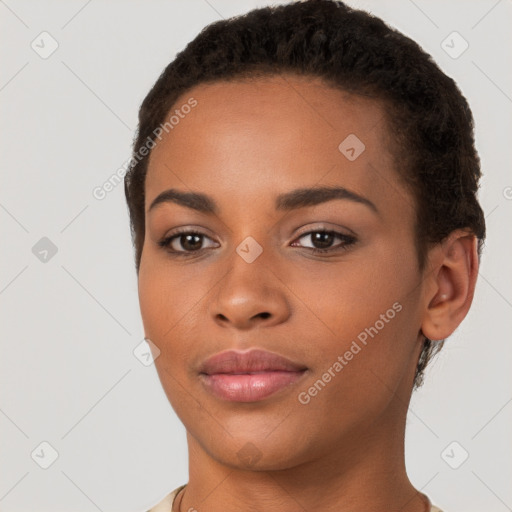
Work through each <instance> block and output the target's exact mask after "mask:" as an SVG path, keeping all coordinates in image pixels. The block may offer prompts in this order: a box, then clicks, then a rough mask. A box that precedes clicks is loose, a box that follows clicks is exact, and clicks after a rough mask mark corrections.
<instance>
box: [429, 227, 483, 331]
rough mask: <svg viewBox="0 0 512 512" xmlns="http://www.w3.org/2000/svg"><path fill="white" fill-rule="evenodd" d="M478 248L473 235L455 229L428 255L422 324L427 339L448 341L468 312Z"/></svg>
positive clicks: (472, 293) (472, 292) (476, 270)
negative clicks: (446, 339)
mask: <svg viewBox="0 0 512 512" xmlns="http://www.w3.org/2000/svg"><path fill="white" fill-rule="evenodd" d="M477 247H478V240H477V238H476V237H475V236H474V235H473V234H468V233H467V231H463V230H456V231H453V232H452V233H451V234H450V235H449V236H448V237H447V238H446V239H445V240H444V241H443V242H442V243H441V244H438V245H436V246H435V247H434V248H433V249H432V250H431V251H430V252H429V257H428V264H427V266H426V270H425V272H426V273H427V275H426V276H425V287H424V289H425V295H424V301H425V307H424V314H423V321H422V324H421V330H422V332H423V334H424V335H425V336H426V337H427V338H429V339H431V340H443V339H445V338H447V337H448V336H450V335H451V334H452V333H453V331H455V329H456V328H457V327H458V326H459V324H460V323H461V322H462V320H463V319H464V317H465V316H466V314H467V312H468V311H469V308H470V306H471V303H472V302H473V295H474V292H475V285H476V279H477V276H478V264H479V262H478V250H477Z"/></svg>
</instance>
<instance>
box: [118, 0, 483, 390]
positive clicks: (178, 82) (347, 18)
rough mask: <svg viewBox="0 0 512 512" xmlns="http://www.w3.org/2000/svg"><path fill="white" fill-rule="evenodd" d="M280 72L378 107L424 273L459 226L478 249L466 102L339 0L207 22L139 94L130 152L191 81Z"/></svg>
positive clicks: (421, 55) (380, 26) (141, 178)
mask: <svg viewBox="0 0 512 512" xmlns="http://www.w3.org/2000/svg"><path fill="white" fill-rule="evenodd" d="M282 73H291V74H295V75H300V76H306V77H311V78H320V79H322V80H323V81H324V82H325V83H326V84H327V85H329V86H331V87H335V88H338V89H340V90H342V91H346V92H349V93H352V94H355V95H359V96H364V97H366V98H373V99H375V100H377V101H380V102H381V103H382V104H383V105H384V107H385V111H386V119H385V125H386V126H387V133H388V138H389V139H390V141H391V144H392V149H393V155H394V159H395V162H396V169H397V172H398V173H399V176H400V177H401V179H402V180H403V182H404V183H405V184H406V186H407V187H408V189H409V190H410V191H411V193H412V196H413V197H414V200H415V215H416V233H415V244H416V249H417V254H418V266H419V268H420V270H423V269H424V266H425V260H426V253H427V249H428V248H429V247H430V246H431V245H432V244H436V243H440V242H441V241H443V240H444V239H445V238H446V237H447V236H448V235H449V234H450V233H451V232H452V231H454V230H456V229H459V228H464V229H467V230H468V232H469V233H470V234H473V235H474V236H476V237H477V239H478V255H479V256H480V255H481V250H482V246H483V242H484V239H485V220H484V214H483V211H482V209H481V207H480V205H479V203H478V199H477V191H478V186H479V179H480V177H481V171H480V160H479V157H478V154H477V152H476V149H475V145H474V135H473V116H472V114H471V111H470V108H469V106H468V103H467V101H466V99H465V98H464V97H463V95H462V93H461V92H460V90H459V88H458V87H457V85H456V84H455V82H454V81H453V80H452V79H451V78H449V77H448V76H446V75H445V74H444V73H443V72H442V71H441V70H440V69H439V67H438V66H437V65H436V64H435V63H434V61H433V60H432V58H431V56H430V55H429V54H427V53H426V52H424V51H423V50H422V48H421V47H420V46H419V45H418V44H417V43H415V42H414V41H412V40H411V39H409V38H408V37H406V36H404V35H403V34H401V33H400V32H398V31H397V30H395V29H393V28H391V27H389V26H388V25H386V24H385V23H384V22H383V21H382V20H381V19H379V18H376V17H374V16H372V15H370V14H368V13H366V12H364V11H360V10H354V9H352V8H350V7H348V6H347V5H345V4H344V3H342V2H341V1H335V0H305V1H297V2H293V3H290V4H286V5H279V6H269V7H264V8H259V9H255V10H252V11H250V12H249V13H247V14H245V15H241V16H236V17H233V18H230V19H226V20H220V21H216V22H214V23H212V24H210V25H208V26H207V27H205V28H204V29H203V30H202V31H201V32H200V33H199V34H198V35H197V37H196V38H195V39H194V40H193V41H191V42H190V43H189V44H188V45H187V46H186V48H185V49H184V50H183V51H181V52H180V53H178V54H177V55H176V58H175V59H174V60H173V61H172V62H171V63H170V64H169V65H168V66H167V67H166V68H165V70H164V71H163V72H162V74H161V75H160V77H159V78H158V79H157V81H156V83H155V84H154V86H153V87H152V89H151V91H150V92H149V93H148V95H147V96H146V98H145V99H144V101H143V103H142V105H141V107H140V111H139V126H138V132H137V134H136V136H135V138H134V144H133V154H134V155H136V154H137V155H138V152H137V149H138V148H140V147H142V146H143V145H147V144H148V141H150V142H152V143H154V141H155V139H156V136H155V133H154V132H155V129H157V128H158V127H159V126H160V125H162V124H163V123H164V122H165V119H166V116H167V115H168V113H169V111H170V110H171V108H172V107H173V106H174V105H175V103H176V101H177V99H178V98H179V97H180V96H181V95H182V94H184V93H185V92H186V91H187V90H189V89H191V88H192V87H194V86H196V85H198V84H202V83H208V82H218V81H230V80H237V79H255V78H257V77H265V76H272V75H281V74H282ZM151 147H154V144H153V146H151ZM146 153H147V154H146V155H145V156H144V157H142V158H141V157H140V156H139V155H138V158H134V157H132V159H131V161H130V165H129V168H128V172H127V174H126V176H125V183H124V184H125V195H126V200H127V203H128V209H129V214H130V223H131V235H132V241H133V244H134V248H135V266H136V271H137V274H138V272H139V266H140V258H141V254H142V247H143V243H144V236H145V213H144V203H145V193H144V192H145V191H144V183H145V177H146V173H147V166H148V160H149V154H150V153H149V152H146ZM424 338H425V339H424V344H423V349H422V352H421V355H420V357H419V360H418V365H417V369H416V374H415V378H414V388H413V389H416V388H417V387H419V386H421V385H422V384H423V378H424V370H425V368H426V367H427V365H428V364H429V362H430V361H431V359H432V358H433V356H434V355H435V354H436V353H437V352H438V351H439V350H440V349H441V348H442V346H443V344H444V341H445V340H439V341H437V342H434V341H432V340H429V339H428V338H426V337H424Z"/></svg>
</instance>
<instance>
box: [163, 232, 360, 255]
mask: <svg viewBox="0 0 512 512" xmlns="http://www.w3.org/2000/svg"><path fill="white" fill-rule="evenodd" d="M315 233H325V234H330V235H334V236H335V237H338V238H340V239H341V240H342V241H343V243H342V244H340V245H338V246H335V247H329V248H327V249H317V248H316V247H304V249H308V250H309V251H310V252H311V253H313V254H326V253H331V252H336V251H347V250H348V249H349V248H350V246H352V245H354V244H355V243H356V242H357V239H356V238H355V237H354V236H352V235H345V234H343V233H339V232H338V231H330V230H325V229H317V230H312V231H308V232H306V233H302V234H301V235H300V236H299V237H298V238H296V240H300V239H301V238H303V237H305V236H308V235H312V234H315ZM183 235H196V236H199V237H206V238H209V237H208V236H207V235H205V234H204V233H201V232H200V231H194V230H188V229H187V228H183V229H179V230H177V231H175V232H174V233H173V234H171V235H169V236H166V237H165V238H162V240H160V241H159V242H158V245H159V246H160V247H161V248H163V249H165V250H166V251H167V252H168V253H170V255H171V256H173V257H181V258H187V257H191V256H195V255H197V254H199V253H200V252H201V251H203V250H204V249H199V250H197V251H176V250H174V249H171V248H170V245H171V243H172V241H173V240H174V239H175V238H179V237H181V236H183Z"/></svg>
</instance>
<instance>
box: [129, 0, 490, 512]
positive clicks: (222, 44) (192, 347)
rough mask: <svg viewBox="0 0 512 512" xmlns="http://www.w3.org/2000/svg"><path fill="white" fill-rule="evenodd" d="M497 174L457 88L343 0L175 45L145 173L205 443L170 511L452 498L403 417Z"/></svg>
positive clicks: (144, 127) (154, 244)
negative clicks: (423, 485)
mask: <svg viewBox="0 0 512 512" xmlns="http://www.w3.org/2000/svg"><path fill="white" fill-rule="evenodd" d="M480 174H481V173H480V167H479V160H478V155H477V153H476V150H475V148H474V140H473V121H472V116H471V112H470V110H469V107H468V105H467V102H466V100H465V99H464V97H463V96H462V94H461V93H460V91H459V89H458V88H457V86H456V85H455V83H454V82H453V80H451V79H450V78H448V77H447V76H446V75H444V74H443V73H442V72H441V71H440V69H439V68H438V67H437V66H436V65H435V64H434V63H433V62H432V60H431V59H430V57H429V56H428V55H427V54H426V53H424V52H423V51H422V50H421V49H420V47H419V46H418V45H417V44H416V43H414V42H413V41H411V40H410V39H408V38H406V37H405V36H403V35H402V34H400V33H399V32H397V31H395V30H393V29H391V28H389V27H388V26H386V25H385V24H384V23H383V22H382V21H381V20H379V19H378V18H375V17H372V16H370V15H369V14H367V13H365V12H362V11H356V10H352V9H350V8H349V7H347V6H345V5H344V4H343V3H341V2H335V1H330V0H310V1H305V2H295V3H291V4H288V5H282V6H278V7H267V8H262V9H257V10H254V11H251V12H250V13H248V14H246V15H245V16H241V17H237V18H232V19H229V20H223V21H219V22H216V23H213V24H212V25H210V26H208V27H207V28H205V29H204V30H203V31H202V32H201V33H200V34H199V35H198V36H197V37H196V38H195V39H194V41H192V42H191V43H190V44H189V45H188V46H187V47H186V49H185V50H184V51H182V52H181V53H179V54H178V55H177V57H176V58H175V60H174V61H173V62H171V63H170V64H169V65H168V67H167V68H166V69H165V70H164V72H163V73H162V74H161V76H160V77H159V79H158V80H157V82H156V83H155V85H154V86H153V88H152V90H151V91H150V92H149V94H148V96H147V97H146V98H145V100H144V102H143V104H142V106H141V109H140V113H139V130H138V133H137V138H136V140H135V144H134V155H133V159H132V165H131V168H130V171H129V173H128V174H127V176H126V180H125V192H126V198H127V202H128V206H129V211H130V219H131V229H132V236H133V241H134V246H135V263H136V271H137V275H138V283H139V298H140V306H141V314H142V319H143V324H144V329H145V335H146V338H147V339H148V342H149V343H150V346H151V348H152V350H153V355H154V357H155V364H156V367H157V371H158V374H159V377H160V380H161V382H162V386H163V388H164V390H165V392H166V394H167V397H168V399H169V401H170V403H171V405H172V407H173V409H174V410H175V412H176V414H177V415H178V417H179V418H180V420H181V421H182V422H183V424H184V425H185V427H186V430H187V442H188V450H189V481H188V483H187V484H186V485H182V486H180V487H179V488H178V489H175V490H174V491H173V492H171V493H170V494H169V495H168V496H166V498H165V499H164V500H162V502H161V503H159V504H157V505H156V506H155V507H154V508H152V509H151V510H152V511H153V512H156V511H158V512H162V511H167V512H168V511H171V510H172V511H182V512H184V511H194V510H197V511H199V512H200V511H201V510H206V511H209V512H216V511H223V512H227V511H235V510H237V511H238V510H254V511H259V510H261V511H267V512H269V511H284V512H287V511H295V510H332V511H338V510H343V511H345V512H356V511H357V512H359V511H369V510H370V511H371V510H386V511H401V512H424V511H432V512H433V511H439V509H438V508H437V507H435V506H433V505H432V503H431V502H430V500H429V498H428V496H426V495H425V494H423V493H421V492H419V491H418V490H417V489H415V488H414V486H413V485H412V484H411V482H410V481H409V478H408V476H407V473H406V469H405V462H404V433H405V422H406V415H407V409H408V405H409V401H410V397H411V394H412V391H413V390H414V389H415V388H417V387H418V386H420V385H421V383H422V379H423V374H424V370H425V367H426V366H427V364H428V362H429V361H430V360H431V358H432V356H433V355H434V354H435V353H436V352H437V351H438V350H439V349H440V348H441V347H442V344H443V342H444V340H445V339H446V338H447V337H448V336H450V334H452V333H453V331H454V330H455V329H456V328H457V326H458V325H459V324H460V322H461V321H462V320H463V318H464V317H465V315H466V314H467V312H468V310H469V308H470V306H471V302H472V299H473V293H474V288H475V283H476V278H477V273H478V264H479V257H480V252H481V246H482V243H483V240H484V238H485V223H484V217H483V213H482V210H481V208H480V205H479V203H478V201H477V198H476V193H477V190H478V181H479V178H480Z"/></svg>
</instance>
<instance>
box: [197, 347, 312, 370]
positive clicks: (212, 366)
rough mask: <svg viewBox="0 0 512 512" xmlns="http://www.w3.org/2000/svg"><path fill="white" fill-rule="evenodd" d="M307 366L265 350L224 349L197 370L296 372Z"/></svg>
mask: <svg viewBox="0 0 512 512" xmlns="http://www.w3.org/2000/svg"><path fill="white" fill-rule="evenodd" d="M306 369H307V367H306V366H304V365H301V364H298V363H295V362H293V361H290V360H289V359H287V358H286V357H283V356H280V355H278V354H274V353H273V352H267V351H266V350H260V349H251V350H248V351H244V352H239V351H236V350H226V351H224V352H219V353H218V354H215V355H213V356H211V357H209V358H208V359H207V360H206V361H204V363H203V364H202V366H201V368H200V370H199V372H200V373H206V374H207V375H212V374H216V373H249V372H260V371H288V372H298V371H302V370H306Z"/></svg>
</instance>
